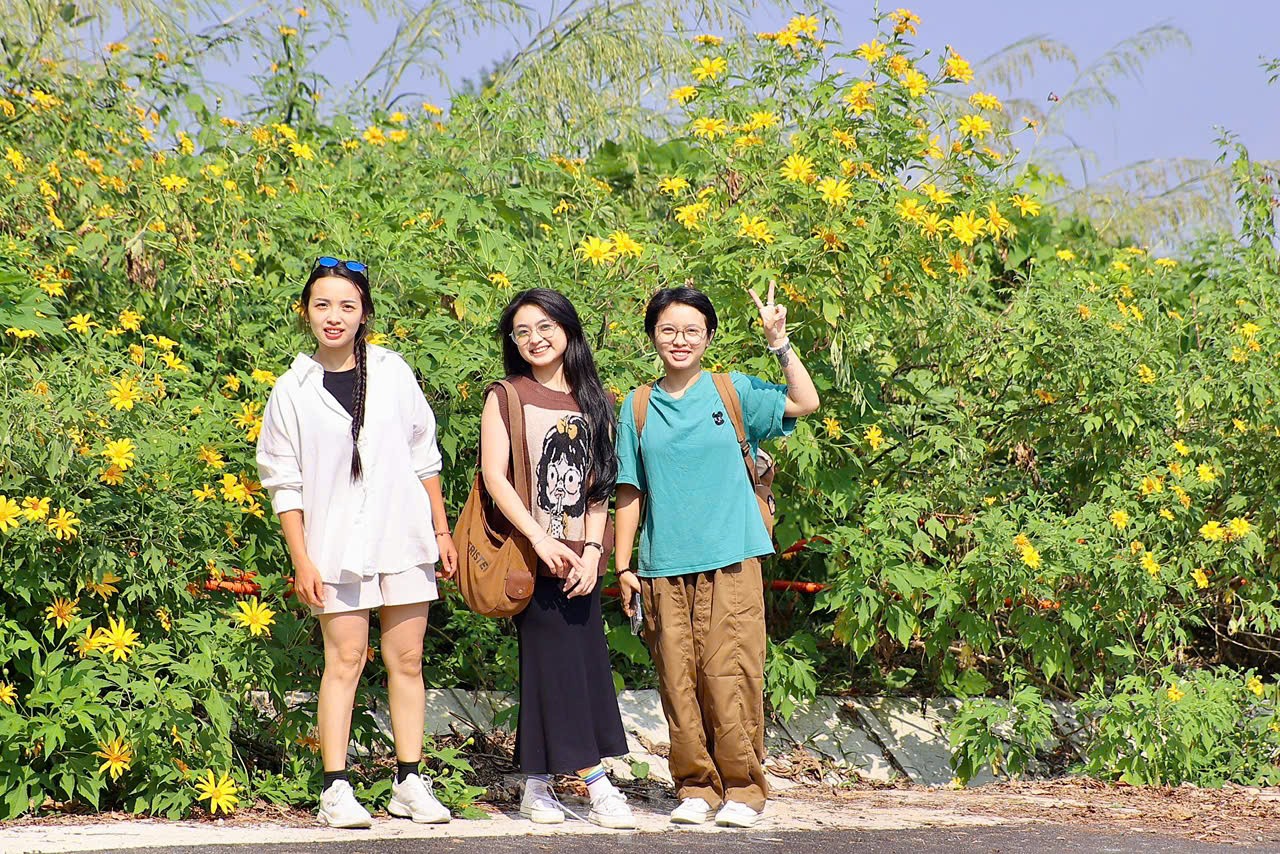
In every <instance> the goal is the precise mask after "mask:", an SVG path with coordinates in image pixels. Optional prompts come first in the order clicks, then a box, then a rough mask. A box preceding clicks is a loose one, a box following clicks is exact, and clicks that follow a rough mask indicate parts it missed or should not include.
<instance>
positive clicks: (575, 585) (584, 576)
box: [561, 545, 600, 599]
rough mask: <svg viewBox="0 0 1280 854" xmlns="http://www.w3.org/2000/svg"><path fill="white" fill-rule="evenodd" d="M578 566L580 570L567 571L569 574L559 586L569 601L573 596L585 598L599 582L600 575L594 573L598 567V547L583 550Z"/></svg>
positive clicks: (588, 547)
mask: <svg viewBox="0 0 1280 854" xmlns="http://www.w3.org/2000/svg"><path fill="white" fill-rule="evenodd" d="M580 565H581V569H578V568H576V567H575V568H574V569H570V570H569V574H568V575H566V576H565V577H564V584H563V585H561V589H563V590H564V595H565V596H568V597H569V598H570V599H572V598H574V597H575V596H586V595H587V594H588V593H590V592H591V591H592V590H595V589H596V582H597V581H599V580H600V574H599V572H597V571H596V570H597V567H599V565H600V547H599V546H596V545H589V546H587V547H586V548H584V549H583V550H582V558H581V559H580Z"/></svg>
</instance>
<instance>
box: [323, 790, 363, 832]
mask: <svg viewBox="0 0 1280 854" xmlns="http://www.w3.org/2000/svg"><path fill="white" fill-rule="evenodd" d="M317 815H318V817H319V818H320V820H321V821H323V822H324V823H325V824H327V825H329V826H330V827H369V826H370V825H372V824H373V816H371V815H369V811H368V810H367V809H365V808H364V807H362V806H360V802H359V801H357V800H356V793H355V792H353V791H352V790H351V784H350V783H348V782H347V781H346V780H337V781H336V782H334V784H333V785H332V786H330V787H329V788H327V789H325V790H324V791H323V792H321V793H320V812H319V813H318V814H317Z"/></svg>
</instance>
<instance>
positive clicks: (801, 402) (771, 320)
mask: <svg viewBox="0 0 1280 854" xmlns="http://www.w3.org/2000/svg"><path fill="white" fill-rule="evenodd" d="M776 286H777V282H775V281H774V280H773V279H770V280H769V296H768V299H767V300H765V301H761V299H760V295H759V294H757V293H756V292H755V291H754V290H749V291H748V293H750V294H751V299H752V300H754V301H755V304H756V308H758V309H760V322H761V323H762V324H764V337H765V342H766V343H767V345H768V347H769V352H771V353H773V354H774V355H775V356H777V357H778V365H779V366H780V367H781V368H782V375H783V376H784V377H785V378H786V381H787V406H786V409H785V410H783V415H784V416H786V417H787V418H798V417H800V416H802V415H809V414H811V413H814V412H817V411H818V406H819V405H820V403H821V401H819V399H818V389H817V388H815V387H814V385H813V377H811V376H809V371H808V369H807V368H805V366H804V363H803V362H801V361H800V355H799V354H798V353H796V352H795V351H794V350H792V349H791V340H790V339H789V338H787V307H786V306H785V305H775V304H774V301H773V295H774V289H775V288H776Z"/></svg>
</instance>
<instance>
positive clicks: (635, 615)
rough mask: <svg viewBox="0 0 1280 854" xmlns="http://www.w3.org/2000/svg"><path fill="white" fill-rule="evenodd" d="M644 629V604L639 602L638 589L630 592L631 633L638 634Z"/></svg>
mask: <svg viewBox="0 0 1280 854" xmlns="http://www.w3.org/2000/svg"><path fill="white" fill-rule="evenodd" d="M643 630H644V606H643V605H641V604H640V591H639V590H637V591H636V592H635V593H632V594H631V634H633V635H639V634H640V632H642V631H643Z"/></svg>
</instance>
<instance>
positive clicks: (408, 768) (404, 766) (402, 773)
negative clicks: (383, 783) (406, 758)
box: [396, 759, 422, 783]
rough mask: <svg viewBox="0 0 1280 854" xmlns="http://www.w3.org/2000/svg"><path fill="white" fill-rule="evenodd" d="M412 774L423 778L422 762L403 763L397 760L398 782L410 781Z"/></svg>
mask: <svg viewBox="0 0 1280 854" xmlns="http://www.w3.org/2000/svg"><path fill="white" fill-rule="evenodd" d="M410 774H417V775H418V776H419V777H421V776H422V762H421V761H418V762H401V761H400V760H399V759H397V760H396V782H397V783H403V782H404V781H405V780H407V779H409V775H410Z"/></svg>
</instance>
